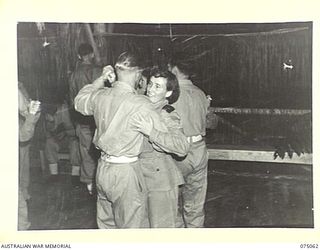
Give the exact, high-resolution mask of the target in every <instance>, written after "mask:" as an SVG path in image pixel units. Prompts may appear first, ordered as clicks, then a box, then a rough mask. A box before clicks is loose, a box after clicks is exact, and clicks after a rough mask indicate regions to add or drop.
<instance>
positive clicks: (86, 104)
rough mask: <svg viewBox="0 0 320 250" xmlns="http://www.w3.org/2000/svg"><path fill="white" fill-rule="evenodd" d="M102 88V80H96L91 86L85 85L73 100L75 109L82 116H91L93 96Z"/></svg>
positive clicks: (94, 99)
mask: <svg viewBox="0 0 320 250" xmlns="http://www.w3.org/2000/svg"><path fill="white" fill-rule="evenodd" d="M103 86H104V83H103V79H102V78H98V79H96V80H95V81H94V82H93V83H92V84H87V85H85V86H84V87H83V88H82V89H81V90H80V91H79V93H78V94H77V96H76V98H75V99H74V105H75V109H76V110H77V111H78V112H80V113H81V114H83V115H93V111H94V104H95V102H96V98H95V96H97V94H98V92H99V90H100V89H102V88H103Z"/></svg>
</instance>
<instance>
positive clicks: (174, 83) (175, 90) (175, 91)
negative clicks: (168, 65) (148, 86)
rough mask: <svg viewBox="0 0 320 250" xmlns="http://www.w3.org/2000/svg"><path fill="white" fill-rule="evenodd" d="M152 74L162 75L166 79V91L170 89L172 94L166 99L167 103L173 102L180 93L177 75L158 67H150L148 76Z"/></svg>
mask: <svg viewBox="0 0 320 250" xmlns="http://www.w3.org/2000/svg"><path fill="white" fill-rule="evenodd" d="M152 76H153V77H155V78H158V77H163V78H165V79H167V91H172V94H171V95H170V96H169V97H167V98H166V99H167V100H168V102H169V104H172V103H175V102H176V101H177V100H178V98H179V95H180V87H179V83H178V80H177V77H176V76H175V75H174V74H173V73H171V72H170V71H169V70H167V69H162V68H159V67H154V68H152V69H151V72H150V78H151V77H152Z"/></svg>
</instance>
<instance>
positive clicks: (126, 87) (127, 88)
mask: <svg viewBox="0 0 320 250" xmlns="http://www.w3.org/2000/svg"><path fill="white" fill-rule="evenodd" d="M112 87H113V88H119V89H121V90H124V91H125V92H132V93H134V94H137V91H136V90H135V89H134V88H133V87H131V86H130V84H128V83H126V82H120V81H116V82H115V83H113V84H112Z"/></svg>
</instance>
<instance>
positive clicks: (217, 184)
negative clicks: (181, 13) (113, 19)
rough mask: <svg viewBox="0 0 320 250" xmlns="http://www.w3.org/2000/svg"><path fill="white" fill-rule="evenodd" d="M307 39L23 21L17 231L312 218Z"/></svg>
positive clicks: (274, 32)
mask: <svg viewBox="0 0 320 250" xmlns="http://www.w3.org/2000/svg"><path fill="white" fill-rule="evenodd" d="M312 35H313V23H312V21H305V22H296V21H294V20H293V21H292V20H289V21H286V22H271V23H270V22H260V23H165V22H163V23H101V22H99V23H83V22H72V23H71V22H65V23H61V22H18V23H17V67H18V82H17V88H18V96H17V98H18V105H19V112H18V113H19V189H18V192H19V195H18V197H19V203H18V204H19V209H18V225H17V228H18V230H72V229H120V228H314V209H313V207H314V200H313V198H314V196H313V161H312V152H313V150H312ZM17 132H18V131H17Z"/></svg>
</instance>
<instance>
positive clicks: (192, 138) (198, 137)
mask: <svg viewBox="0 0 320 250" xmlns="http://www.w3.org/2000/svg"><path fill="white" fill-rule="evenodd" d="M187 140H188V142H189V143H193V142H198V141H201V140H202V135H194V136H188V137H187Z"/></svg>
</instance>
